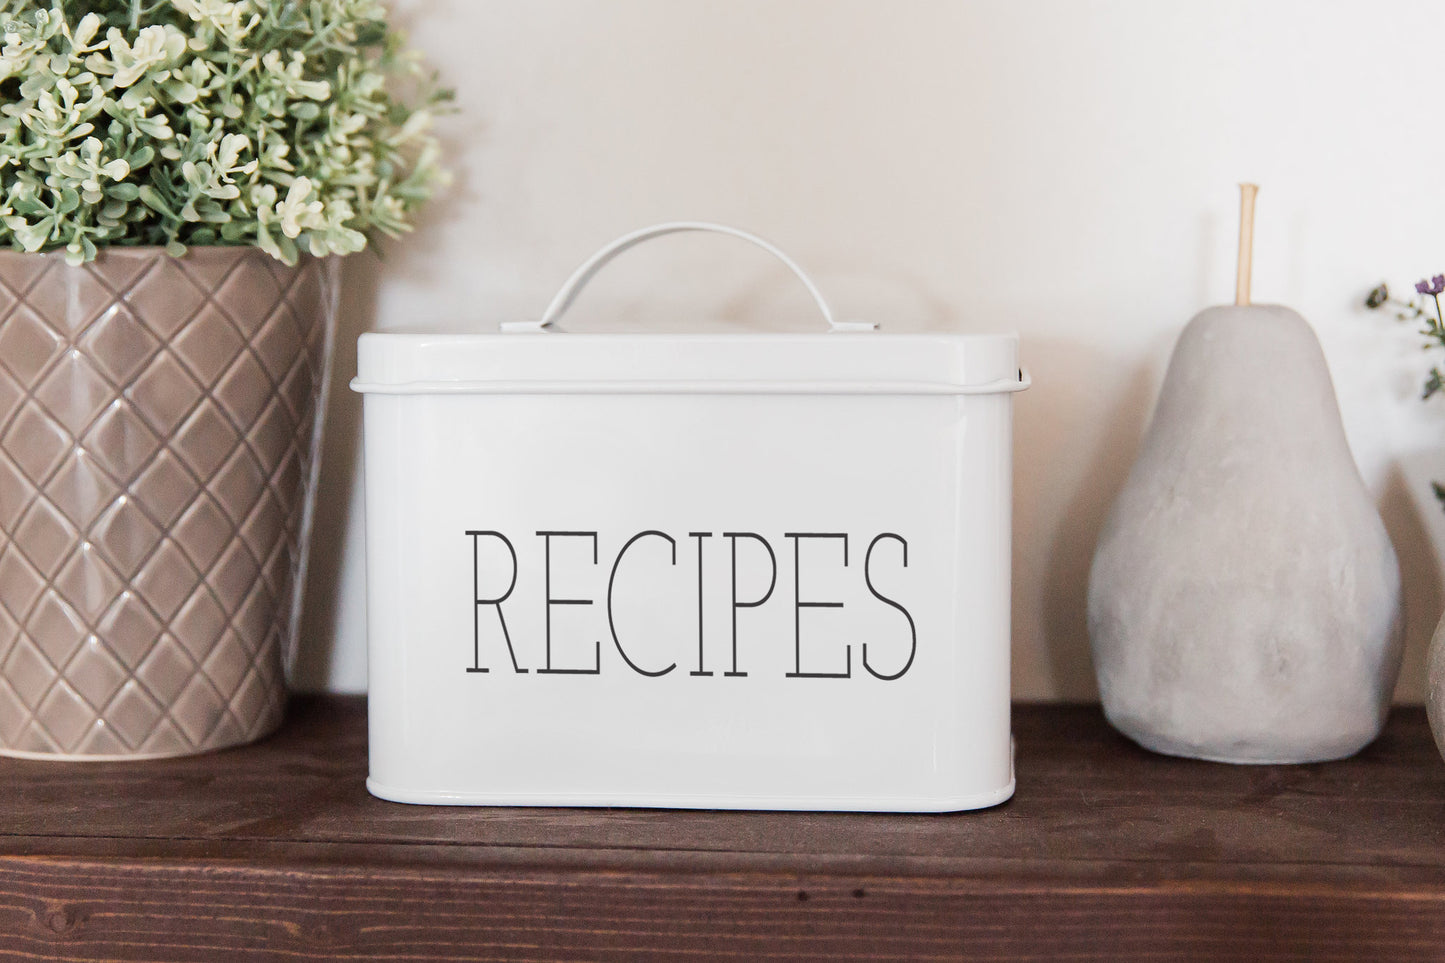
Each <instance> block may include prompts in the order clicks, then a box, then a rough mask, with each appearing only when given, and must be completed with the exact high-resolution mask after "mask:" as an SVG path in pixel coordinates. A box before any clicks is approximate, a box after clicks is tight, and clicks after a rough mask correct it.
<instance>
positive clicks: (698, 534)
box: [687, 532, 712, 675]
mask: <svg viewBox="0 0 1445 963" xmlns="http://www.w3.org/2000/svg"><path fill="white" fill-rule="evenodd" d="M687 534H688V537H689V538H695V539H697V671H696V672H689V673H688V675H712V673H711V672H709V671H706V669H705V667H704V665H703V658H702V540H703V539H705V538H712V532H688V533H687Z"/></svg>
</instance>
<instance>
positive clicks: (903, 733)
mask: <svg viewBox="0 0 1445 963" xmlns="http://www.w3.org/2000/svg"><path fill="white" fill-rule="evenodd" d="M515 339H520V340H514V338H513V336H507V337H503V338H497V337H486V336H480V337H478V338H476V339H475V341H474V342H465V341H456V342H453V343H452V344H451V347H452V348H453V349H454V350H452V351H443V352H437V353H436V355H435V356H436V357H437V359H438V360H437V371H440V372H444V373H445V374H448V375H455V376H457V377H463V378H464V379H465V380H473V379H475V378H476V377H477V372H476V371H472V370H469V369H468V365H465V364H461V363H459V362H456V360H455V359H456V358H458V357H461V356H464V355H468V354H469V353H473V354H474V356H475V357H476V358H480V357H481V356H482V355H485V354H486V353H487V352H488V350H489V349H491V348H495V349H496V350H498V351H500V352H502V353H503V354H510V353H512V352H513V351H514V350H515V351H516V352H518V353H519V354H518V356H520V353H524V352H527V351H532V350H536V351H539V352H543V353H545V352H546V351H548V350H549V349H555V350H556V351H557V352H558V359H559V364H562V365H563V366H564V367H566V366H567V365H569V364H570V365H574V367H567V368H566V370H569V371H572V372H573V373H575V374H577V375H578V376H579V377H591V378H601V377H605V376H607V375H609V374H618V373H622V374H625V375H626V376H628V377H633V378H635V377H639V376H641V373H640V371H639V370H638V369H637V368H636V367H635V366H636V365H637V364H639V363H641V362H639V360H638V359H639V358H643V359H648V358H651V357H652V356H653V355H650V354H649V352H653V353H654V354H655V355H656V356H657V357H662V356H663V355H665V354H669V353H670V354H671V355H672V356H673V358H674V359H675V361H676V363H677V364H678V365H681V366H683V367H689V366H691V367H693V368H695V369H696V371H695V374H696V375H697V376H699V377H702V376H704V375H705V373H706V370H707V368H708V364H707V363H706V361H705V359H708V358H712V359H713V361H714V367H715V369H716V370H719V371H732V370H744V369H745V370H748V371H751V373H752V374H757V371H756V370H754V369H756V368H759V367H761V368H771V366H773V365H775V364H776V359H775V357H774V355H773V352H772V351H771V350H770V349H771V348H772V347H776V348H777V350H778V351H779V352H780V353H781V354H782V355H784V356H788V355H789V353H790V352H792V353H794V354H795V355H796V357H794V358H793V361H794V362H795V364H789V365H785V366H784V367H786V368H787V369H789V370H794V369H798V368H801V369H802V370H803V373H804V374H809V375H816V374H817V372H816V371H808V370H807V368H808V365H809V364H812V365H818V364H824V365H828V366H830V367H829V371H830V372H832V373H833V374H835V375H837V374H838V373H839V372H850V371H851V372H853V373H854V374H855V375H856V376H858V377H860V378H867V377H872V376H874V375H876V374H877V373H878V372H883V371H887V372H889V373H890V374H889V376H890V378H894V379H903V380H907V378H908V377H909V375H910V373H911V374H912V375H913V376H914V377H917V376H918V375H919V374H920V373H922V374H926V375H927V376H928V377H929V378H932V377H934V373H933V372H931V371H930V370H929V369H928V364H926V363H924V361H925V359H931V360H930V361H929V363H932V364H935V365H942V366H943V367H944V368H945V369H947V368H949V366H950V365H952V366H954V367H953V370H955V371H959V370H967V371H968V372H969V373H970V375H974V376H976V377H978V378H979V379H982V380H984V381H993V380H995V379H998V378H1003V377H1007V376H1008V375H1009V374H1010V373H1011V372H1015V371H1016V370H1017V368H1016V366H1017V361H1016V357H1015V340H1014V339H1013V338H1012V337H992V338H985V337H979V338H964V337H953V338H950V337H947V336H930V337H929V338H927V339H908V338H890V337H888V336H881V335H880V336H873V335H847V336H841V337H840V336H836V335H817V336H813V337H812V338H803V339H789V338H776V339H774V338H767V337H762V336H754V337H742V338H739V339H738V340H736V341H735V342H724V343H722V344H723V347H719V346H718V345H709V344H707V343H706V342H703V341H698V340H696V339H679V338H672V337H666V336H656V337H655V338H652V339H630V338H625V337H608V338H595V339H590V341H588V342H585V344H586V347H587V348H588V350H587V351H585V352H583V353H582V354H581V355H578V356H577V357H575V358H572V360H571V361H570V362H568V361H566V360H565V359H566V358H567V357H569V356H568V355H567V354H566V352H568V351H575V350H576V348H577V347H578V346H579V345H581V344H584V339H582V338H581V337H576V338H574V337H571V336H566V335H560V336H553V335H545V336H527V335H518V336H515ZM524 344H525V346H524ZM514 345H515V346H516V347H515V348H514ZM532 345H537V346H538V347H536V348H535V349H534V348H532V347H531V346H532ZM835 345H844V346H845V347H844V348H842V349H841V350H839V349H835V348H834V346H835ZM920 347H924V348H926V349H927V350H924V351H920V350H919V349H920ZM417 348H418V345H417V343H415V342H411V341H407V340H406V339H397V338H392V337H390V336H377V337H375V338H372V339H368V341H367V342H366V343H364V344H363V346H362V365H361V372H360V380H361V381H368V380H373V381H380V380H383V378H382V372H383V371H385V372H387V373H388V374H389V375H390V376H391V377H394V378H401V379H404V380H406V381H414V380H416V379H417V377H418V375H425V374H426V373H427V371H426V366H425V365H423V366H422V367H421V368H417V367H416V366H415V364H416V359H415V357H412V358H410V360H407V358H406V357H405V356H407V355H408V354H413V355H414V354H415V352H416V350H417ZM634 349H637V350H634ZM812 351H815V352H816V356H813V357H811V358H810V352H812ZM422 353H423V354H425V353H426V351H423V352H422ZM975 355H976V356H978V357H975ZM543 356H544V355H539V358H542V357H543ZM985 361H987V363H985ZM970 365H974V367H969V366H970ZM959 366H961V367H959ZM483 367H485V365H483ZM523 370H524V371H525V370H527V369H525V367H524V369H523ZM536 370H538V371H548V370H549V368H548V366H547V365H545V364H544V363H541V362H540V361H539V364H538V367H537V369H536ZM550 374H551V376H555V372H554V371H553V372H550ZM512 377H514V378H515V377H520V376H519V375H517V373H516V372H515V371H514V372H512ZM775 377H781V370H780V371H779V372H777V373H775ZM1011 406H1012V402H1011V395H1009V394H1007V393H1002V392H1000V393H993V394H982V395H968V396H946V395H945V396H928V395H910V394H899V395H886V394H884V395H879V394H837V395H823V396H814V395H807V394H794V395H783V394H775V393H767V392H763V393H757V394H747V393H743V394H731V395H708V394H695V395H676V396H656V395H648V394H627V393H622V394H596V395H589V394H559V395H533V394H518V395H508V394H468V393H450V394H447V393H443V394H427V393H419V394H386V393H368V394H367V395H366V397H365V415H364V424H365V465H366V479H367V488H366V492H367V526H368V527H367V551H368V586H369V587H368V622H369V627H368V631H369V636H370V646H369V651H370V665H369V674H370V714H371V728H370V738H371V750H370V751H371V781H370V785H371V787H372V790H373V791H374V792H376V793H377V794H378V795H382V796H385V797H386V798H391V799H397V800H401V801H407V802H445V803H458V802H461V803H502V804H505V803H514V804H524V803H525V804H538V803H543V804H555V805H649V806H696V807H732V808H788V809H799V808H801V809H876V810H920V811H925V810H946V809H961V808H973V807H977V806H984V805H991V804H994V803H997V802H1000V801H1002V800H1003V799H1005V798H1007V797H1008V795H1009V794H1010V793H1011V791H1012V785H1013V773H1012V761H1011V754H1010V745H1009V558H1010V491H1011V485H1010V480H1011V454H1012V452H1011ZM546 531H550V532H595V533H596V550H597V554H596V563H595V564H594V563H593V542H592V539H591V537H583V536H576V535H570V536H560V535H559V536H552V537H550V538H544V537H542V536H539V535H538V534H537V533H539V532H546ZM468 532H499V533H502V534H503V535H505V536H506V538H507V539H508V541H509V542H510V543H511V545H512V547H513V550H514V551H515V553H516V556H517V559H518V563H517V565H516V571H517V578H516V583H515V587H514V591H513V592H512V593H511V594H510V595H509V596H508V598H507V599H506V601H504V602H502V603H501V609H502V612H503V614H504V616H505V620H506V627H507V632H508V635H509V637H510V639H511V641H512V647H513V648H512V652H513V653H514V654H515V658H516V661H517V664H518V665H519V666H520V667H521V668H525V669H527V670H528V671H527V672H526V673H518V672H516V671H514V669H513V663H512V654H509V652H508V649H507V646H506V643H505V642H504V641H503V637H502V635H501V630H500V624H501V623H500V620H499V619H498V618H497V614H496V610H497V606H496V605H492V604H483V605H480V606H479V605H476V604H474V601H475V600H476V599H484V600H490V599H494V598H498V597H500V596H501V595H503V594H504V593H505V590H506V589H507V587H508V584H509V582H510V576H511V574H512V569H513V566H512V563H511V559H510V556H509V553H508V551H507V549H506V547H505V546H504V544H503V543H502V541H501V540H500V539H499V538H498V537H496V536H495V535H476V536H473V535H468V534H467V533H468ZM643 532H662V533H665V534H666V535H667V536H670V537H671V538H672V539H673V540H674V542H675V549H676V555H675V559H676V563H675V564H673V563H672V558H673V557H674V556H673V554H672V550H671V547H670V546H669V544H668V542H667V541H666V540H665V539H664V538H662V537H661V536H658V535H648V536H644V537H642V538H640V539H638V540H636V541H633V542H632V544H631V547H630V549H628V551H627V552H626V553H625V554H624V555H623V558H622V560H621V562H620V563H619V562H618V561H617V559H618V556H619V553H620V552H622V550H623V549H624V547H625V546H626V545H627V544H628V542H629V541H630V540H632V539H633V538H634V536H637V535H639V534H640V533H643ZM700 532H706V533H711V535H710V536H709V537H703V538H698V537H694V535H693V533H700ZM728 533H734V534H736V533H755V534H756V535H758V536H761V537H762V538H763V539H765V540H766V542H767V543H768V546H769V547H771V549H772V552H773V554H774V556H775V558H776V585H775V586H774V589H773V591H772V594H771V596H770V598H769V599H768V601H766V602H764V603H763V604H761V605H758V606H756V607H742V608H739V609H737V610H736V611H737V626H738V644H737V653H738V654H737V665H736V668H737V671H739V672H745V673H746V675H745V676H743V675H731V676H730V675H727V674H726V673H727V672H729V671H731V670H732V669H733V668H734V664H733V652H732V618H733V612H734V608H733V605H732V602H733V598H734V596H733V592H734V587H733V572H732V563H733V549H734V547H735V548H736V552H737V575H736V579H737V581H736V585H737V587H736V593H737V594H736V598H737V599H738V600H740V601H750V600H753V599H756V598H758V597H760V596H761V595H763V594H764V593H765V590H766V589H767V586H768V581H769V576H770V574H771V571H772V566H771V564H770V563H769V560H768V555H767V551H766V550H765V549H764V548H763V546H762V543H760V542H758V541H757V540H756V539H753V538H749V537H744V536H739V537H737V538H735V539H734V538H730V537H728ZM790 533H793V534H799V533H802V534H808V533H812V534H818V533H831V534H846V535H847V543H846V544H847V565H846V566H845V565H844V564H843V540H842V539H840V538H796V539H795V538H789V537H788V535H789V534H790ZM885 534H888V535H891V536H898V537H901V538H902V539H905V540H906V541H907V552H908V555H907V562H908V564H907V567H904V565H903V564H902V563H903V558H902V546H901V543H900V542H899V541H898V540H897V539H896V538H893V537H885V538H882V539H880V540H878V541H877V543H876V545H875V547H874V548H873V551H872V558H871V564H870V559H869V547H870V543H873V542H874V540H875V539H878V536H880V535H885ZM699 545H700V546H701V551H702V562H701V564H702V576H701V583H702V588H701V613H702V614H701V631H702V648H703V652H702V656H701V658H702V669H703V671H706V672H711V673H712V675H707V676H703V675H694V674H692V673H693V672H695V671H697V670H698V669H699V662H698V660H699V652H698V646H699V641H698V633H699V587H698V586H699V568H698V565H699V559H698V552H699ZM549 547H550V553H551V555H550V566H551V567H550V573H551V574H550V578H551V593H552V597H553V598H554V599H556V598H566V599H577V600H590V601H591V603H592V604H590V605H554V606H551V607H550V613H551V621H552V633H553V641H552V654H551V658H552V663H551V665H552V667H553V668H554V669H559V668H572V669H576V668H581V667H593V666H594V665H595V666H597V667H598V668H599V672H598V673H597V674H590V675H581V674H548V673H544V672H539V671H538V670H539V669H541V668H544V667H545V666H546V664H547V658H548V657H547V653H546V642H545V638H546V632H547V628H546V620H547V614H548V611H549V607H548V606H547V604H546V597H547V595H546V593H547V587H546V580H547V578H548V577H549V576H548V575H547V574H546V573H547V572H548V571H549V569H548V560H547V559H548V556H547V554H546V553H547V552H548V550H549ZM614 567H615V569H616V575H615V581H614ZM870 578H871V580H872V584H873V588H874V590H876V592H877V593H878V594H879V595H883V596H887V597H889V598H891V599H893V600H894V601H896V602H897V603H898V604H900V605H902V606H903V607H904V608H905V609H907V611H908V613H909V615H910V616H911V617H912V619H913V621H914V623H915V625H916V627H917V645H916V649H915V648H914V647H913V645H912V643H911V633H910V629H909V625H908V621H907V618H906V617H905V616H904V615H903V614H902V613H900V612H899V610H898V609H896V608H894V607H892V606H890V605H888V604H886V603H885V602H884V601H882V600H881V599H880V598H878V597H877V595H875V594H874V593H873V592H870V590H869V587H868V580H869V579H870ZM474 580H475V582H474ZM609 583H612V590H611V594H610V599H611V622H610V623H609V607H608V602H609ZM800 597H801V599H802V600H803V601H804V602H812V601H826V602H842V603H843V607H842V608H823V607H811V606H805V607H802V608H799V607H797V606H796V604H795V603H796V601H797V600H798V599H799V598H800ZM799 626H801V628H800V629H799ZM614 627H615V631H616V637H617V639H618V640H619V642H620V647H619V642H614V638H613V628H614ZM799 631H801V642H800V643H799V642H798V641H797V639H798V636H797V634H796V633H797V632H799ZM865 643H866V644H867V646H868V648H867V659H868V664H869V665H870V666H872V667H873V669H874V671H876V672H877V673H879V674H880V675H890V674H894V673H896V672H898V671H899V670H900V669H901V668H902V667H903V666H904V665H908V668H907V670H906V671H905V672H903V674H902V675H901V676H900V677H899V678H897V679H894V680H884V679H880V678H877V677H875V676H874V675H872V674H870V673H869V672H868V671H867V670H866V669H865V666H864V649H863V646H864V644H865ZM799 647H800V648H799ZM474 649H475V651H474ZM799 652H801V655H800V654H799ZM910 652H913V653H914V657H913V661H912V663H911V664H908V663H907V657H908V654H909V653H910ZM624 653H625V657H624ZM628 660H631V662H632V663H633V664H634V665H636V666H638V667H639V668H640V669H641V670H643V672H661V671H663V670H664V669H666V668H667V667H668V666H670V665H675V668H672V669H671V670H670V671H667V672H666V673H665V674H663V675H658V676H649V675H645V674H642V672H639V671H636V670H634V669H633V668H631V667H629V664H628ZM799 660H801V661H799ZM469 667H471V668H477V667H485V668H487V669H488V670H489V671H488V672H486V673H479V672H468V671H467V669H468V668H469ZM800 667H801V670H802V671H803V672H804V673H824V672H834V673H837V672H844V671H847V670H849V669H851V677H848V678H816V677H789V673H794V674H796V673H797V672H798V670H799V668H800Z"/></svg>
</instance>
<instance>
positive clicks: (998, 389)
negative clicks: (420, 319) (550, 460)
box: [351, 371, 1032, 395]
mask: <svg viewBox="0 0 1445 963" xmlns="http://www.w3.org/2000/svg"><path fill="white" fill-rule="evenodd" d="M1031 383H1032V381H1031V380H1030V378H1029V376H1028V373H1027V372H1024V371H1020V372H1019V377H1017V378H999V379H997V380H995V381H988V382H985V383H983V384H977V385H965V384H952V383H950V382H932V381H714V380H697V381H407V382H400V383H397V384H385V383H379V382H371V381H362V380H361V379H360V378H353V379H352V381H351V390H352V391H357V392H360V393H362V394H378V395H993V394H1007V393H1011V392H1015V391H1023V390H1024V389H1025V388H1027V387H1029V385H1030V384H1031Z"/></svg>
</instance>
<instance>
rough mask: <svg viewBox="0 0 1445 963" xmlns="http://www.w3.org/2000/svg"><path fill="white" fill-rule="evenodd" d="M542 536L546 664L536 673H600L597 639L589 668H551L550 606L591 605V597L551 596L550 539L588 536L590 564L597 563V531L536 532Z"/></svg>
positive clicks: (600, 650)
mask: <svg viewBox="0 0 1445 963" xmlns="http://www.w3.org/2000/svg"><path fill="white" fill-rule="evenodd" d="M537 534H538V535H540V536H541V537H542V544H543V546H544V548H543V553H544V562H543V568H542V571H543V577H544V579H545V585H546V593H547V664H546V666H545V667H544V668H541V669H538V670H537V674H538V675H600V674H601V672H602V641H601V640H600V639H599V640H598V641H597V642H595V643H594V645H595V646H596V648H595V649H594V652H593V664H592V668H590V669H554V668H552V606H554V605H591V604H592V600H591V599H555V598H553V597H552V539H554V538H590V539H592V564H593V565H596V564H597V533H596V532H538V533H537Z"/></svg>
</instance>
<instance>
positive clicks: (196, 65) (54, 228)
mask: <svg viewBox="0 0 1445 963" xmlns="http://www.w3.org/2000/svg"><path fill="white" fill-rule="evenodd" d="M385 15H386V11H385V8H384V6H383V5H382V3H381V2H380V0H0V30H3V32H4V36H3V46H0V245H5V244H8V245H9V246H10V247H12V248H14V249H16V250H23V251H44V250H52V249H57V248H63V249H64V250H65V251H66V258H67V260H69V261H71V262H72V263H79V262H81V261H86V260H90V259H92V258H94V257H95V254H96V249H97V247H99V246H102V245H108V244H116V245H141V244H156V245H165V246H167V247H169V248H170V249H171V250H172V251H174V252H177V253H179V252H181V251H182V250H184V248H185V246H187V245H207V244H221V245H254V246H257V247H260V248H262V249H263V250H265V251H267V252H268V253H270V254H271V255H272V256H274V257H276V258H279V259H281V260H283V261H285V262H287V263H295V261H296V258H297V254H298V251H309V252H310V253H312V254H315V255H318V256H321V255H327V254H349V253H352V252H354V251H359V250H361V249H362V248H364V247H365V246H366V243H367V237H368V235H371V234H373V233H374V232H378V231H379V232H381V233H383V234H387V235H391V236H395V235H397V234H399V233H401V232H403V231H405V230H407V229H408V227H409V217H410V215H411V213H412V212H413V211H414V210H415V209H416V208H417V207H418V206H419V205H420V204H421V203H422V202H423V201H425V200H426V199H427V198H428V197H429V196H430V195H431V193H432V191H433V189H434V188H435V187H436V186H437V184H438V183H439V181H440V179H441V177H442V172H441V170H440V168H439V166H438V164H437V144H436V141H435V139H434V138H433V137H432V136H431V134H430V131H429V125H430V122H431V120H432V117H433V115H434V113H435V112H436V109H437V106H438V104H439V103H440V102H441V101H443V100H446V99H447V98H448V97H449V94H448V92H446V91H440V90H437V89H436V88H435V87H434V85H431V84H429V83H427V82H426V81H425V80H424V79H423V78H421V77H420V71H419V67H418V64H417V60H416V58H415V57H414V56H412V55H410V54H408V53H407V52H406V51H404V49H403V45H402V40H401V38H400V37H399V35H398V34H396V33H395V32H394V31H392V30H390V29H389V28H388V27H387V25H386V21H385ZM403 84H409V86H411V87H413V88H415V93H414V95H413V96H411V97H409V98H408V97H406V96H404V95H401V94H398V93H397V89H398V87H399V86H400V85H403Z"/></svg>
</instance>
